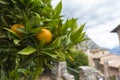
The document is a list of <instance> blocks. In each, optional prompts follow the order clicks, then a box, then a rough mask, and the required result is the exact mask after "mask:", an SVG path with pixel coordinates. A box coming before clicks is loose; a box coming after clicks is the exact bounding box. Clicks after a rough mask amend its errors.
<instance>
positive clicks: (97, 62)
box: [94, 58, 100, 70]
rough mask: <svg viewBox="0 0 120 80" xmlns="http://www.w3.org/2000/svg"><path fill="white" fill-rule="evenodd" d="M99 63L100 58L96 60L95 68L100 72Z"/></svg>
mask: <svg viewBox="0 0 120 80" xmlns="http://www.w3.org/2000/svg"><path fill="white" fill-rule="evenodd" d="M99 62H100V58H94V63H95V68H96V69H97V70H100V64H99Z"/></svg>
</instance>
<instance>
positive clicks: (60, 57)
mask: <svg viewBox="0 0 120 80" xmlns="http://www.w3.org/2000/svg"><path fill="white" fill-rule="evenodd" d="M0 8H1V10H0V17H1V18H0V45H1V46H0V75H1V77H0V79H1V80H21V77H22V78H23V80H38V78H39V75H40V74H42V73H43V71H44V70H45V69H46V68H48V69H52V68H53V65H54V64H53V63H54V62H58V61H64V60H65V59H66V57H68V58H69V59H72V57H71V53H69V51H70V49H71V48H73V47H74V46H75V45H76V44H78V43H80V42H82V41H84V40H86V39H85V38H84V35H85V32H83V29H84V26H85V24H83V25H81V26H78V25H77V19H74V18H72V19H67V20H66V21H65V22H64V23H63V20H62V16H61V14H60V13H61V9H62V2H61V1H60V2H59V3H58V4H57V6H56V7H55V8H52V6H51V0H1V1H0ZM13 24H22V25H24V27H25V28H24V29H18V31H20V32H22V33H23V36H22V37H21V36H19V35H18V34H16V33H15V32H14V31H12V30H11V29H10V28H11V26H12V25H13ZM42 28H47V29H49V30H50V31H51V33H52V36H53V37H52V41H51V42H50V43H49V44H45V43H44V41H38V40H37V39H36V37H35V36H36V34H37V33H38V32H40V30H41V29H42Z"/></svg>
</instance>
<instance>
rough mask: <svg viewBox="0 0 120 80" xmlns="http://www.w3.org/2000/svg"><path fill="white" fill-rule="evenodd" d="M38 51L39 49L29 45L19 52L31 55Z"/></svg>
mask: <svg viewBox="0 0 120 80" xmlns="http://www.w3.org/2000/svg"><path fill="white" fill-rule="evenodd" d="M36 51H37V49H35V48H34V47H31V46H27V47H26V48H24V49H23V50H22V51H20V52H18V53H19V54H22V55H30V54H32V53H34V52H36Z"/></svg>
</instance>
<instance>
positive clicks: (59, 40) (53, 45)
mask: <svg viewBox="0 0 120 80" xmlns="http://www.w3.org/2000/svg"><path fill="white" fill-rule="evenodd" d="M61 39H62V38H61V37H59V38H56V39H55V40H54V41H53V42H52V44H51V47H54V48H58V47H60V45H61V42H62V41H61Z"/></svg>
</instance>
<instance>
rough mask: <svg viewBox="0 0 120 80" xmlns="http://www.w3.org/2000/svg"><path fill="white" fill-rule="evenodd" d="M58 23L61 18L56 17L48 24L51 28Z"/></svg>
mask: <svg viewBox="0 0 120 80" xmlns="http://www.w3.org/2000/svg"><path fill="white" fill-rule="evenodd" d="M58 23H59V20H58V19H55V20H53V21H51V22H49V23H48V24H47V26H49V27H50V28H54V27H56V26H57V25H58Z"/></svg>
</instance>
